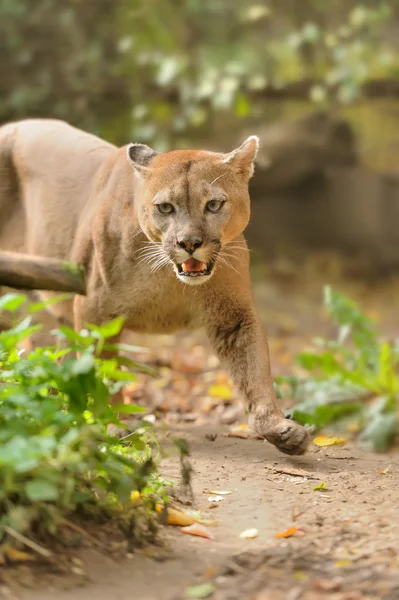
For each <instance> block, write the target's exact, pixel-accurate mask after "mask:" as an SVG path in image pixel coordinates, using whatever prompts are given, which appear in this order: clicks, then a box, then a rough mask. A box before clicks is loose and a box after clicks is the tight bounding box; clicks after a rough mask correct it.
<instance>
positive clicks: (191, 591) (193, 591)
mask: <svg viewBox="0 0 399 600" xmlns="http://www.w3.org/2000/svg"><path fill="white" fill-rule="evenodd" d="M215 592H216V587H215V585H214V584H213V583H211V582H210V581H209V582H208V583H201V584H200V585H193V586H191V587H188V588H186V591H185V594H186V598H210V597H211V596H212V595H213V594H214V593H215Z"/></svg>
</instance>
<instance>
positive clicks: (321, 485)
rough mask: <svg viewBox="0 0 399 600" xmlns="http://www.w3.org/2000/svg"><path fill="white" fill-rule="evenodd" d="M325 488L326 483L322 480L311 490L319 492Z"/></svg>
mask: <svg viewBox="0 0 399 600" xmlns="http://www.w3.org/2000/svg"><path fill="white" fill-rule="evenodd" d="M326 489H327V484H326V482H325V481H322V482H321V483H319V485H316V486H315V487H314V488H313V490H314V491H315V492H319V491H320V490H326Z"/></svg>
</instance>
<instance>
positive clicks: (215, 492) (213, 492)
mask: <svg viewBox="0 0 399 600" xmlns="http://www.w3.org/2000/svg"><path fill="white" fill-rule="evenodd" d="M204 493H205V494H215V495H216V496H228V495H229V494H231V493H232V492H231V491H230V490H221V491H218V490H208V491H205V492H204Z"/></svg>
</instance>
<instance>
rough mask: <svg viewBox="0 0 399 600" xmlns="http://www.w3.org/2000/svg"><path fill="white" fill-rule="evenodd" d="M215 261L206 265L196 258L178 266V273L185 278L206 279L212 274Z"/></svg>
mask: <svg viewBox="0 0 399 600" xmlns="http://www.w3.org/2000/svg"><path fill="white" fill-rule="evenodd" d="M214 264H215V262H214V261H210V262H208V263H204V262H202V261H201V260H197V259H196V258H189V259H188V260H185V261H184V263H182V264H178V265H177V271H178V273H179V275H180V276H183V277H206V276H207V275H210V274H211V273H212V269H213V265H214Z"/></svg>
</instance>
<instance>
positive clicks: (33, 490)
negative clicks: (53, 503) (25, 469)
mask: <svg viewBox="0 0 399 600" xmlns="http://www.w3.org/2000/svg"><path fill="white" fill-rule="evenodd" d="M25 492H26V495H27V496H28V498H29V500H31V501H32V502H44V501H50V500H57V499H58V494H59V490H58V487H57V486H56V485H55V484H54V483H50V482H49V481H47V480H46V479H34V480H33V481H29V482H28V483H27V484H26V486H25Z"/></svg>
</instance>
